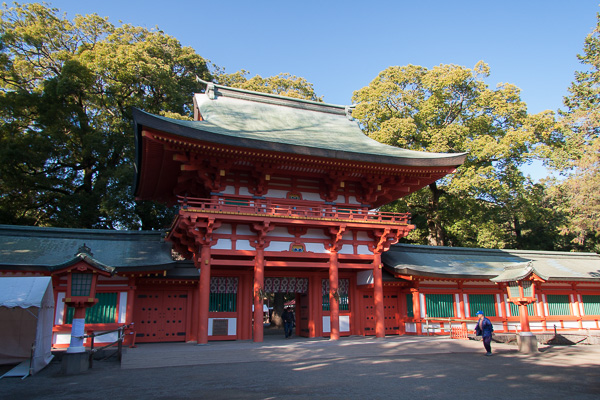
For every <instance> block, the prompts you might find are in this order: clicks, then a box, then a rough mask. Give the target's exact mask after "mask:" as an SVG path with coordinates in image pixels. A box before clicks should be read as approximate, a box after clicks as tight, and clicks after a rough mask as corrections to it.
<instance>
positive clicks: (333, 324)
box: [329, 251, 340, 340]
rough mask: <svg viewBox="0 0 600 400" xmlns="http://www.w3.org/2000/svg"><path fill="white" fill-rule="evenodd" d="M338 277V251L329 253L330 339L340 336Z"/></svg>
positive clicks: (336, 338)
mask: <svg viewBox="0 0 600 400" xmlns="http://www.w3.org/2000/svg"><path fill="white" fill-rule="evenodd" d="M338 288H339V278H338V253H337V251H331V252H330V253H329V326H330V333H331V336H330V339H331V340H338V339H339V338H340V302H339V299H340V297H339V292H338Z"/></svg>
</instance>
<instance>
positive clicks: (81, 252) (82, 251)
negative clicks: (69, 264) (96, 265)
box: [74, 243, 94, 257]
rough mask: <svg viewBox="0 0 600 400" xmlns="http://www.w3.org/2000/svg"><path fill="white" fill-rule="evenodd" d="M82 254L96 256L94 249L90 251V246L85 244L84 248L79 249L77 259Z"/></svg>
mask: <svg viewBox="0 0 600 400" xmlns="http://www.w3.org/2000/svg"><path fill="white" fill-rule="evenodd" d="M80 254H87V255H88V256H90V257H93V256H94V253H92V249H90V248H89V247H88V246H86V245H85V243H84V244H83V246H80V247H79V248H78V249H77V253H75V254H74V255H75V257H77V256H78V255H80Z"/></svg>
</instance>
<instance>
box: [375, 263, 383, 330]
mask: <svg viewBox="0 0 600 400" xmlns="http://www.w3.org/2000/svg"><path fill="white" fill-rule="evenodd" d="M382 268H383V265H382V264H381V253H375V254H374V255H373V302H374V305H375V337H378V338H382V337H385V322H384V318H385V316H384V309H383V276H382Z"/></svg>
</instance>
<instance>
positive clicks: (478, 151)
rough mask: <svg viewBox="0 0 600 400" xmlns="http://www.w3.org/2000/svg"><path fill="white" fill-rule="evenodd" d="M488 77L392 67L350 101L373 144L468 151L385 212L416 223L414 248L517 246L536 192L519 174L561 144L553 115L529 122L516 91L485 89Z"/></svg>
mask: <svg viewBox="0 0 600 400" xmlns="http://www.w3.org/2000/svg"><path fill="white" fill-rule="evenodd" d="M488 76H489V67H488V66H487V65H486V64H485V63H483V62H479V63H477V65H476V66H475V67H474V68H473V69H469V68H465V67H460V66H456V65H439V66H436V67H434V68H432V69H427V68H424V67H421V66H414V65H408V66H404V67H389V68H387V69H386V70H384V71H382V72H381V73H380V74H379V76H377V77H376V78H375V79H374V80H373V81H372V82H371V83H370V84H369V86H367V87H364V88H362V89H360V90H358V91H356V92H354V95H353V101H354V102H355V103H356V109H355V111H354V112H353V116H354V117H355V118H357V119H358V120H359V122H360V124H361V126H362V128H363V130H364V132H365V134H367V135H368V136H370V137H372V138H373V139H375V140H378V141H380V142H382V143H386V144H389V145H392V146H398V147H402V148H407V149H413V150H422V151H430V152H444V153H446V152H449V153H456V152H468V157H467V160H466V161H465V163H464V165H462V166H461V167H460V168H459V169H458V171H457V172H456V173H455V174H453V175H450V176H447V177H446V178H444V179H442V180H439V181H438V182H435V183H433V184H431V185H429V187H428V188H427V189H423V190H421V191H419V192H417V193H414V194H412V195H410V196H408V197H407V198H404V199H401V200H400V201H398V202H396V203H395V204H392V205H391V206H390V207H391V209H395V210H398V211H410V212H411V213H412V214H413V215H414V216H415V218H414V221H413V222H415V223H416V224H417V226H418V229H417V230H415V231H414V233H412V234H411V235H410V236H409V239H411V240H412V241H414V242H417V243H427V244H430V245H454V246H476V247H494V248H498V247H500V248H502V247H517V248H519V247H521V246H522V243H521V242H522V237H521V238H519V235H521V236H522V235H523V230H522V226H523V224H524V223H526V222H531V220H530V219H529V218H531V215H529V214H530V212H531V210H532V208H531V207H528V206H529V205H531V201H532V199H531V197H530V196H529V193H531V192H532V190H533V189H534V185H533V183H532V182H531V181H530V180H529V179H528V178H527V177H525V176H523V173H522V172H521V170H520V167H521V166H522V165H524V164H525V163H528V162H530V161H532V160H533V159H536V158H539V157H541V156H542V154H543V153H542V152H543V151H545V150H546V149H547V148H548V146H555V145H558V144H560V135H557V134H556V132H555V129H554V115H553V113H552V112H550V111H546V112H543V113H540V114H536V115H529V114H528V113H527V107H526V104H525V103H524V102H523V101H522V100H521V98H520V90H519V89H518V88H517V87H516V86H514V85H511V84H501V85H499V86H498V87H497V88H496V89H490V88H488V86H487V85H486V84H485V83H484V81H483V79H484V78H486V77H488ZM528 212H529V214H528ZM533 218H536V217H533ZM550 246H551V244H550Z"/></svg>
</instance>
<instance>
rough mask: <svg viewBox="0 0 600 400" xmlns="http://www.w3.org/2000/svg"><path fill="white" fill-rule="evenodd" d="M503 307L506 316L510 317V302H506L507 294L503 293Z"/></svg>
mask: <svg viewBox="0 0 600 400" xmlns="http://www.w3.org/2000/svg"><path fill="white" fill-rule="evenodd" d="M504 307H506V316H507V317H511V316H512V315H510V304H508V296H507V295H504Z"/></svg>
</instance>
